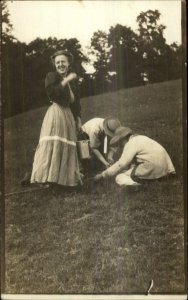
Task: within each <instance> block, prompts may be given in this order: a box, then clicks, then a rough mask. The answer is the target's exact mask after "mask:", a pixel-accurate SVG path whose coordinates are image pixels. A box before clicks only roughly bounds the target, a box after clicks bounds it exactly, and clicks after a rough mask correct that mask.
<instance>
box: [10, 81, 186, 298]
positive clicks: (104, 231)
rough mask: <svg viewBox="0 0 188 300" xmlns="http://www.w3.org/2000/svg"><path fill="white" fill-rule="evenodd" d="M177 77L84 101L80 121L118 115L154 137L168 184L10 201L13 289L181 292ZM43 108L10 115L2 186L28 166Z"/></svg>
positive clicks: (37, 194) (14, 184)
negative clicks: (165, 161) (170, 170)
mask: <svg viewBox="0 0 188 300" xmlns="http://www.w3.org/2000/svg"><path fill="white" fill-rule="evenodd" d="M181 106H182V95H181V82H180V81H172V82H164V83H160V84H154V85H148V86H146V87H138V88H132V89H128V90H120V91H118V92H115V93H110V94H104V95H99V96H95V97H89V98H87V99H82V112H83V113H82V114H83V122H84V121H86V120H88V119H90V118H92V117H95V116H99V117H100V116H101V117H104V116H110V115H111V116H117V117H119V119H120V120H121V122H122V123H123V124H124V125H127V126H130V127H131V128H133V129H134V130H136V131H137V132H140V133H144V134H147V135H148V136H151V137H153V138H154V139H156V140H157V141H158V142H160V143H161V144H163V146H164V147H165V148H166V149H167V150H168V152H169V154H170V156H171V157H172V160H173V162H174V165H175V167H176V169H177V173H178V178H177V179H176V180H173V181H172V182H166V183H156V184H151V185H150V186H148V187H144V189H143V190H142V191H141V192H139V193H134V194H130V193H127V194H125V193H124V192H123V191H120V189H119V188H117V187H116V186H115V184H114V182H105V183H104V182H103V183H99V184H96V185H93V186H92V185H91V186H90V187H89V189H88V190H84V191H83V192H82V193H81V192H79V193H78V192H77V193H76V192H71V193H70V192H67V191H65V192H64V193H62V194H61V195H59V196H56V197H55V196H54V195H53V194H51V192H50V191H44V190H43V191H33V192H32V193H31V192H28V193H27V194H19V195H15V196H9V197H6V270H7V273H6V292H7V293H109V292H112V293H116V292H121V293H138V292H140V293H144V292H145V291H146V289H147V287H148V283H149V280H150V279H153V280H154V287H153V289H152V292H158V293H166V292H171V293H178V292H184V291H185V286H184V249H183V235H184V218H183V216H184V212H183V182H182V165H183V163H182V130H181V127H182V114H181V110H182V108H181ZM45 111H46V108H40V109H37V110H35V111H30V112H27V113H25V114H22V115H19V116H16V117H13V118H11V119H8V120H6V129H5V135H6V141H5V161H6V162H5V164H6V173H5V179H6V181H5V185H6V192H7V193H10V192H14V191H19V190H20V186H19V184H18V182H19V179H20V178H21V177H22V175H23V173H24V172H25V170H26V169H29V168H30V167H31V165H32V160H33V155H34V151H35V147H36V145H37V142H38V137H39V132H40V127H41V122H42V118H43V116H44V113H45Z"/></svg>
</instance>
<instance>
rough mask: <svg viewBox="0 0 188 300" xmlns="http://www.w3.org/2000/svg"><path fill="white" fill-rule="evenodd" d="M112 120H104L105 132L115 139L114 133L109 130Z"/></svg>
mask: <svg viewBox="0 0 188 300" xmlns="http://www.w3.org/2000/svg"><path fill="white" fill-rule="evenodd" d="M111 119H112V118H110V117H108V118H106V119H104V122H103V129H104V132H105V134H106V135H108V136H110V137H113V136H114V133H113V132H112V131H110V130H109V129H108V127H107V126H108V120H111Z"/></svg>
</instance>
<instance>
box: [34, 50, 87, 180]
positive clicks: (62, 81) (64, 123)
mask: <svg viewBox="0 0 188 300" xmlns="http://www.w3.org/2000/svg"><path fill="white" fill-rule="evenodd" d="M72 61H73V57H72V55H71V54H70V53H69V52H68V51H66V50H60V51H57V52H56V53H55V54H54V55H53V56H52V62H53V64H54V66H55V69H56V71H55V72H50V73H48V74H47V76H46V79H45V89H46V93H47V95H48V97H49V100H50V102H51V105H50V107H49V108H48V110H47V112H46V115H45V117H44V120H43V124H42V128H41V132H40V139H39V144H38V147H37V149H36V153H35V156H34V162H33V169H32V174H31V183H56V184H59V185H63V186H77V185H78V184H79V183H81V176H80V171H79V163H78V156H77V148H76V140H77V132H76V130H80V129H81V118H80V110H81V108H80V100H79V94H78V86H77V75H76V73H74V72H72V71H71V63H72Z"/></svg>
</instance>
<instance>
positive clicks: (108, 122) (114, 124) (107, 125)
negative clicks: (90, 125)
mask: <svg viewBox="0 0 188 300" xmlns="http://www.w3.org/2000/svg"><path fill="white" fill-rule="evenodd" d="M120 126H121V123H120V121H119V120H118V119H115V118H106V119H104V122H103V129H104V132H105V134H106V135H108V136H110V137H113V136H114V133H115V130H116V129H117V128H118V127H120Z"/></svg>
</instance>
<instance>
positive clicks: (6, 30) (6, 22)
mask: <svg viewBox="0 0 188 300" xmlns="http://www.w3.org/2000/svg"><path fill="white" fill-rule="evenodd" d="M0 5H1V17H2V20H1V23H2V36H1V38H2V44H5V43H6V42H7V41H13V40H15V38H14V37H13V36H12V34H11V32H12V29H13V26H12V24H11V22H10V19H9V12H8V8H7V2H6V0H2V1H1V3H0Z"/></svg>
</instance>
